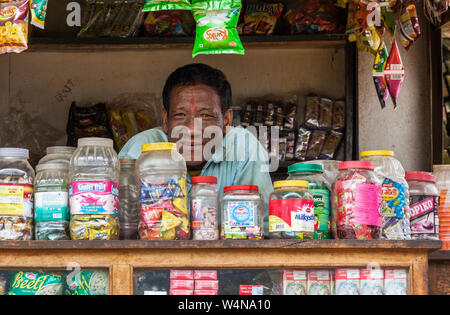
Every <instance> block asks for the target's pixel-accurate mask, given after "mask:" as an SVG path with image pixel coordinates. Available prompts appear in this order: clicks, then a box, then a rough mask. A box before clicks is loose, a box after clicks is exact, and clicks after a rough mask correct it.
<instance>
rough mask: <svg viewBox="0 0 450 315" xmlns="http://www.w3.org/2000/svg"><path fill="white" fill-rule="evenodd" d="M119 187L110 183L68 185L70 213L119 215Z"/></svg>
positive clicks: (84, 182)
mask: <svg viewBox="0 0 450 315" xmlns="http://www.w3.org/2000/svg"><path fill="white" fill-rule="evenodd" d="M118 187H119V185H118V184H117V183H115V182H112V181H76V182H71V183H70V185H69V198H70V213H71V214H72V215H76V214H111V215H116V216H118V215H119V189H118Z"/></svg>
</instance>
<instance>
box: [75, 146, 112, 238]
mask: <svg viewBox="0 0 450 315" xmlns="http://www.w3.org/2000/svg"><path fill="white" fill-rule="evenodd" d="M119 174H120V166H119V158H118V156H117V153H116V152H115V151H114V148H113V141H112V140H111V139H106V138H81V139H78V148H77V149H76V150H75V152H74V154H73V156H72V158H71V159H70V168H69V182H70V185H69V201H70V214H71V218H70V233H71V237H72V239H74V240H117V239H118V238H119V229H120V224H119V184H118V183H119Z"/></svg>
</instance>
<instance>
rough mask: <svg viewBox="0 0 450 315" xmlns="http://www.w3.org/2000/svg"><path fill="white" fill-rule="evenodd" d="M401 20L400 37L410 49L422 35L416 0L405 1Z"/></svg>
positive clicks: (406, 47)
mask: <svg viewBox="0 0 450 315" xmlns="http://www.w3.org/2000/svg"><path fill="white" fill-rule="evenodd" d="M399 22H400V37H401V39H402V43H403V46H404V47H405V49H406V50H408V49H409V48H410V47H411V45H412V44H413V43H414V42H415V41H416V40H417V39H418V38H419V37H420V35H421V32H420V25H419V19H418V18H417V12H416V4H415V0H406V1H405V2H404V3H403V6H402V10H401V15H400V20H399Z"/></svg>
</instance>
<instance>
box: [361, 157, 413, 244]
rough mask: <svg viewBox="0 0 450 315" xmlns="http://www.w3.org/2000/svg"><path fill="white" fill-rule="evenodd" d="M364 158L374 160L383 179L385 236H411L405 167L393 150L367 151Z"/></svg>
mask: <svg viewBox="0 0 450 315" xmlns="http://www.w3.org/2000/svg"><path fill="white" fill-rule="evenodd" d="M361 160H363V161H369V162H372V164H373V166H374V169H375V175H376V176H377V177H378V179H379V180H380V181H381V199H382V206H381V216H382V231H381V239H386V240H409V239H411V231H410V228H409V187H408V183H407V182H406V179H405V170H404V169H403V166H402V164H401V163H400V161H398V160H397V159H395V158H394V152H392V151H364V152H362V153H361Z"/></svg>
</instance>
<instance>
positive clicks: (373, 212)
mask: <svg viewBox="0 0 450 315" xmlns="http://www.w3.org/2000/svg"><path fill="white" fill-rule="evenodd" d="M380 201H381V188H380V187H379V186H376V185H371V184H356V187H355V223H356V224H361V225H371V226H381V213H380Z"/></svg>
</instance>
